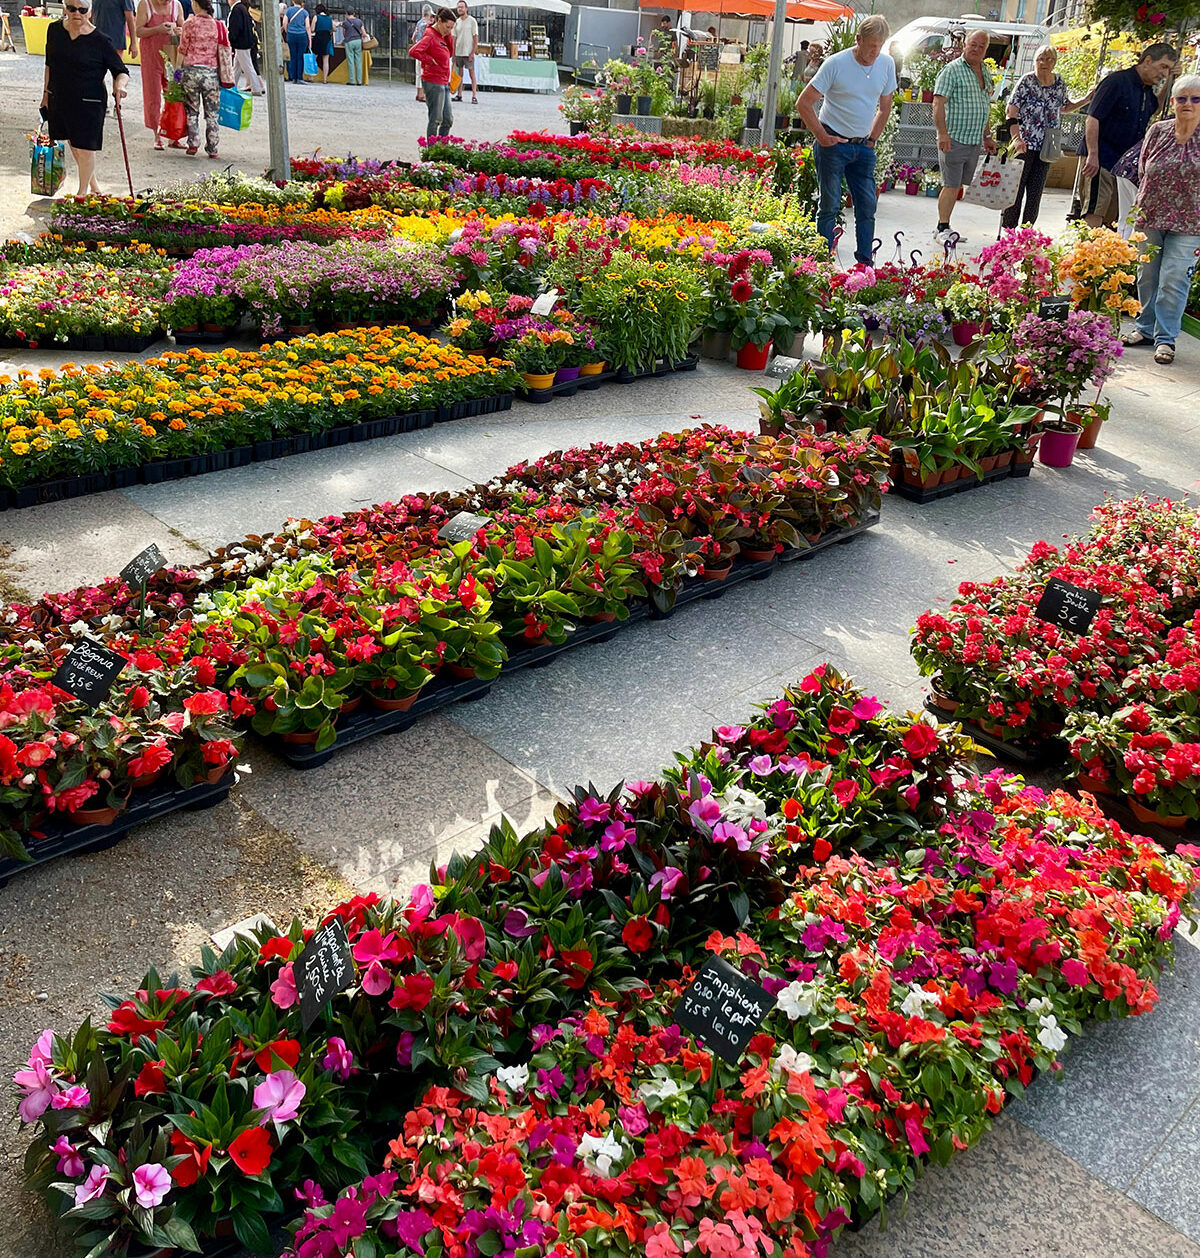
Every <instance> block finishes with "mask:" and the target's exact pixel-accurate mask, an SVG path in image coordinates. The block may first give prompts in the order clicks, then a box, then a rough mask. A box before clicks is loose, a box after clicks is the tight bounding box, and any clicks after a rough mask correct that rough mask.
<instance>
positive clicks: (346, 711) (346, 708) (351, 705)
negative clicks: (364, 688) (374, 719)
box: [341, 694, 363, 716]
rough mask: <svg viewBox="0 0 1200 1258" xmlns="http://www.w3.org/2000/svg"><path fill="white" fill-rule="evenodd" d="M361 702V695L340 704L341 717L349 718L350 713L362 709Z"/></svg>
mask: <svg viewBox="0 0 1200 1258" xmlns="http://www.w3.org/2000/svg"><path fill="white" fill-rule="evenodd" d="M362 701H363V697H362V695H361V694H357V695H355V696H354V698H353V699H347V700H346V701H345V703H343V704H342V708H341V712H342V715H343V716H349V715H350V713H351V712H357V711H358V709H359V708H361V707H362Z"/></svg>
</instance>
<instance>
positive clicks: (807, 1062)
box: [771, 1044, 813, 1076]
mask: <svg viewBox="0 0 1200 1258" xmlns="http://www.w3.org/2000/svg"><path fill="white" fill-rule="evenodd" d="M812 1068H813V1059H812V1058H811V1057H810V1056H809V1055H808V1054H807V1053H800V1052H797V1051H796V1050H795V1049H794V1048H793V1047H792V1046H791V1045H790V1044H782V1045H780V1048H779V1052H778V1053H776V1055H775V1060H774V1061H773V1062H772V1063H771V1073H772V1074H774V1075H776V1076H778V1075H782V1074H784V1073H787V1074H789V1075H802V1074H804V1073H805V1072H806V1071H809V1070H811V1069H812Z"/></svg>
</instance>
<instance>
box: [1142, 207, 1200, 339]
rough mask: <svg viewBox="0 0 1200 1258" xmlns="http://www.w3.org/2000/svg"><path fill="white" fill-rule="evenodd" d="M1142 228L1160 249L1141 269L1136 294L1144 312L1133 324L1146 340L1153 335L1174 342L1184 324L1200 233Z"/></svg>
mask: <svg viewBox="0 0 1200 1258" xmlns="http://www.w3.org/2000/svg"><path fill="white" fill-rule="evenodd" d="M1142 230H1143V231H1144V232H1145V233H1146V242H1147V243H1148V244H1151V245H1157V246H1158V252H1157V253H1156V254H1155V255H1154V257H1153V258H1151V259H1150V261H1149V262H1143V263H1142V269H1141V270H1140V271H1139V272H1138V282H1137V295H1138V301H1140V302H1141V303H1142V313H1141V314H1140V315H1138V319H1137V323H1136V324H1135V325H1134V326H1135V327H1136V328H1137V330H1138V331H1139V332H1140V333H1141V334H1142V335H1143V336H1144V337H1146V339H1147V340H1149V339H1151V338H1152V339H1153V341H1154V343H1155V345H1174V344H1175V338H1176V337H1177V336H1178V335H1179V333H1180V330H1181V329H1182V327H1183V312H1184V309H1185V308H1186V306H1187V299H1188V289H1189V288H1190V287H1191V283H1192V272H1193V271H1195V269H1196V251H1197V250H1198V249H1200V236H1185V235H1184V234H1183V233H1182V232H1160V231H1155V230H1154V229H1153V228H1152V227H1145V228H1143V229H1142Z"/></svg>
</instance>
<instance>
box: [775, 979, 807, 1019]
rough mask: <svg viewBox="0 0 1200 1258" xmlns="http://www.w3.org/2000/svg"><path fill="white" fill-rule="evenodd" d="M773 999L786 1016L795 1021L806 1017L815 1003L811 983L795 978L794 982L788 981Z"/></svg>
mask: <svg viewBox="0 0 1200 1258" xmlns="http://www.w3.org/2000/svg"><path fill="white" fill-rule="evenodd" d="M775 1000H776V1003H777V1004H778V1005H779V1007H780V1009H782V1010H783V1012H784V1013H786V1014H787V1016H788V1018H789V1019H790V1020H791V1021H792V1022H795V1021H796V1019H797V1018H807V1017H808V1015H809V1014H810V1013H812V1011H813V1006H814V1005H815V1004H816V993H815V992H814V991H813V990H812V986H811V984H809V983H802V982H800V980H799V979H797V980H796V981H795V982H794V983H789V984H788V985H787V986H786V987H785V988H784V989H783V991H781V992H780V993H779V995H778V996H777V997H776V998H775Z"/></svg>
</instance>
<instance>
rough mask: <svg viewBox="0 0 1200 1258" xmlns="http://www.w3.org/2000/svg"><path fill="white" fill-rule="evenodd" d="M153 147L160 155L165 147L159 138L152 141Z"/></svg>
mask: <svg viewBox="0 0 1200 1258" xmlns="http://www.w3.org/2000/svg"><path fill="white" fill-rule="evenodd" d="M154 147H155V149H156V150H157V151H158V152H160V153H161V152H162V151H163V149H164V148H165V147H166V145H164V144H163V142H162V139H161V138H160V139H157V140H155V141H154Z"/></svg>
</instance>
